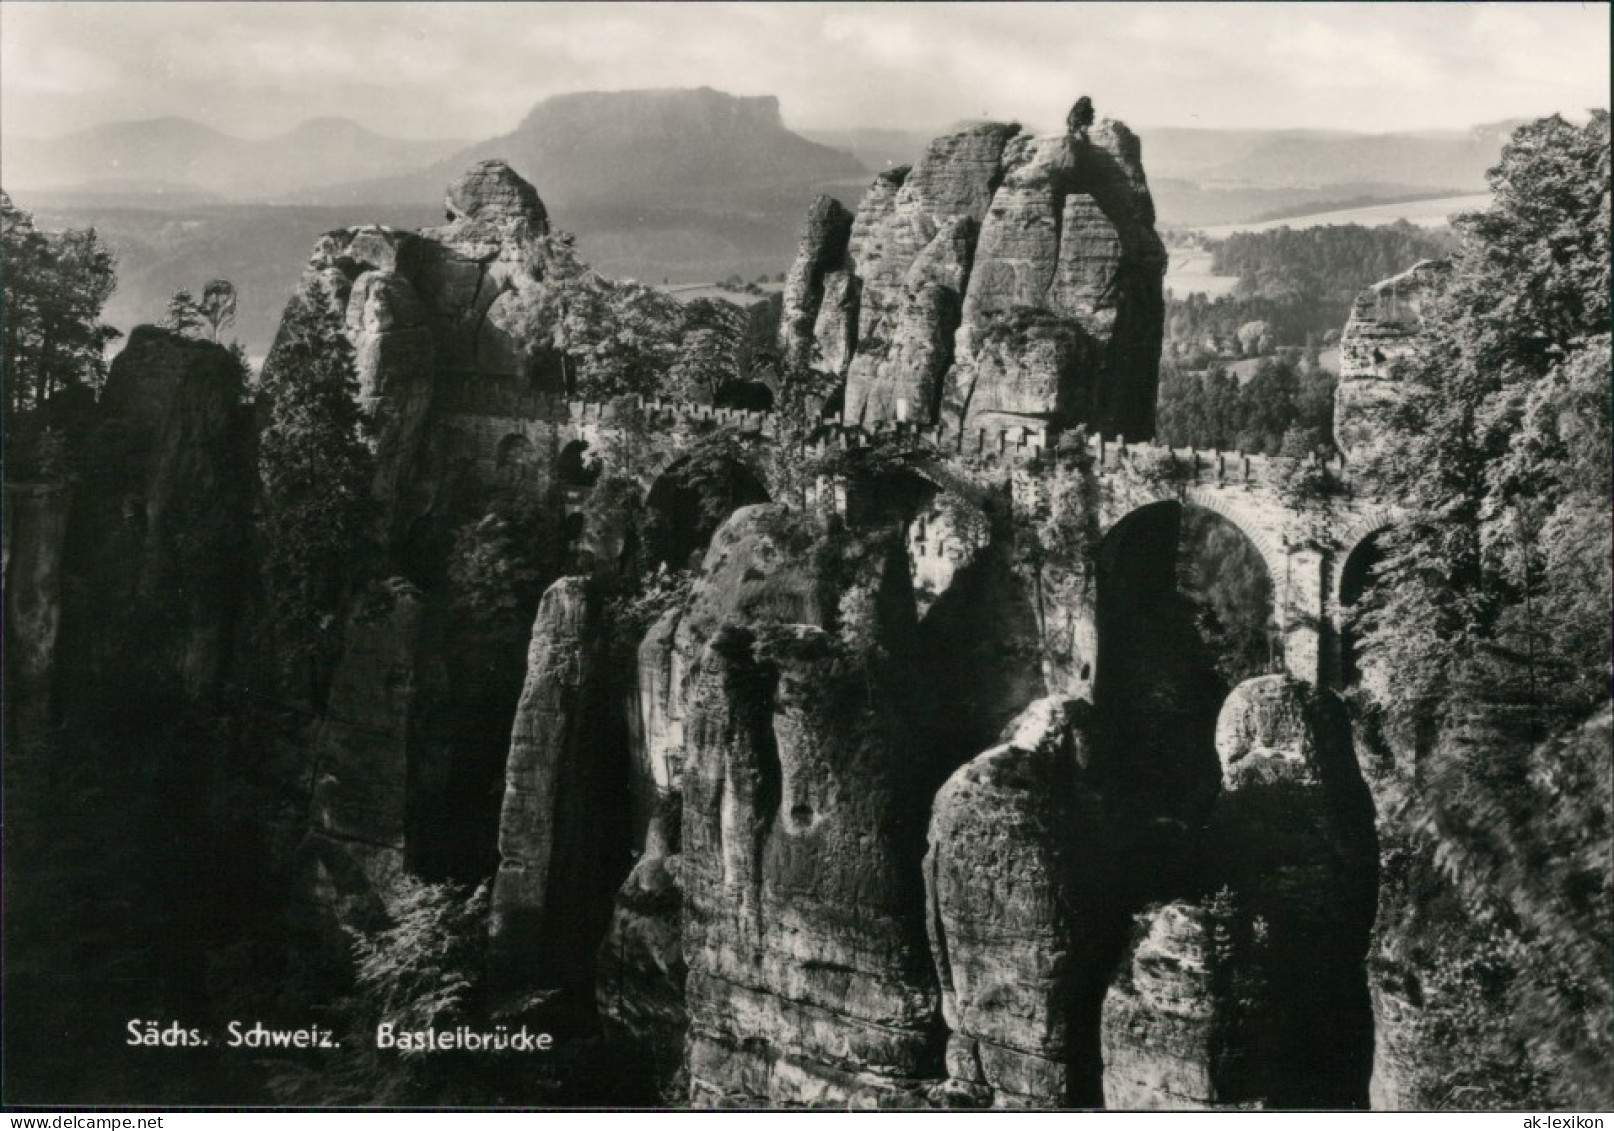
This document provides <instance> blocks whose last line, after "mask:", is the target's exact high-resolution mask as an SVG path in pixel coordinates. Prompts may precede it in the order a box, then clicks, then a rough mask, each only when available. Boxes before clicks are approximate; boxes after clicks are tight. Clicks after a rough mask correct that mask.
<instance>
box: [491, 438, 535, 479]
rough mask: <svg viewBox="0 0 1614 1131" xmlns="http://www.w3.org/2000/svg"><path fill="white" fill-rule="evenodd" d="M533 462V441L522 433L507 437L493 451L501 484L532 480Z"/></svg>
mask: <svg viewBox="0 0 1614 1131" xmlns="http://www.w3.org/2000/svg"><path fill="white" fill-rule="evenodd" d="M533 462H534V461H533V449H532V441H531V440H529V439H527V437H526V436H524V435H522V434H521V433H520V432H512V433H510V434H509V435H508V436H505V437H504V438H503V439H501V440H500V441H499V443H498V446H497V447H496V448H494V451H493V470H494V474H495V475H497V476H498V478H499V481H500V482H501V483H507V484H509V483H518V482H524V481H526V480H527V479H529V478H531V476H532V472H533Z"/></svg>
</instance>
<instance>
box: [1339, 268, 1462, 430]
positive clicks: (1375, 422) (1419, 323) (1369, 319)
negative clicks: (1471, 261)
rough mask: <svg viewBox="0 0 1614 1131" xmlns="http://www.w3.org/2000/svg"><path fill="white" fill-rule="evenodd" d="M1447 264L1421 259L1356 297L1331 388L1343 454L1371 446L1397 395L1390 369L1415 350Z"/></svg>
mask: <svg viewBox="0 0 1614 1131" xmlns="http://www.w3.org/2000/svg"><path fill="white" fill-rule="evenodd" d="M1450 271H1451V264H1450V263H1448V262H1446V261H1445V260H1443V259H1426V260H1424V261H1422V262H1421V263H1417V264H1414V265H1413V266H1412V267H1411V268H1409V269H1408V270H1406V271H1403V272H1402V273H1401V274H1399V275H1396V276H1394V277H1393V278H1389V279H1385V280H1384V281H1383V282H1380V283H1374V284H1373V285H1372V286H1371V287H1368V288H1366V289H1365V290H1363V291H1362V293H1361V294H1359V295H1357V296H1356V301H1355V302H1354V303H1353V304H1352V305H1351V316H1350V318H1349V319H1348V320H1347V321H1346V323H1345V329H1344V330H1343V331H1342V332H1341V333H1340V338H1339V382H1338V383H1337V384H1336V385H1335V386H1334V442H1335V443H1336V444H1337V445H1338V446H1339V450H1340V451H1341V452H1344V453H1345V455H1346V456H1347V457H1349V456H1350V455H1351V453H1352V452H1353V451H1358V452H1360V451H1361V450H1363V449H1364V448H1366V447H1368V446H1370V445H1371V443H1372V441H1373V440H1374V438H1375V437H1376V436H1377V435H1378V434H1379V432H1380V431H1381V430H1382V428H1383V425H1382V419H1383V414H1384V413H1385V412H1386V411H1387V410H1388V409H1389V408H1390V406H1392V405H1393V404H1395V403H1397V402H1398V401H1399V400H1400V398H1401V390H1400V387H1399V385H1398V383H1397V379H1396V374H1395V367H1396V363H1397V362H1399V361H1402V360H1403V359H1405V358H1406V357H1407V356H1409V355H1410V354H1411V353H1413V352H1414V351H1415V350H1416V349H1417V348H1418V335H1419V332H1420V331H1421V329H1422V328H1423V319H1424V315H1425V313H1426V312H1427V311H1428V309H1429V307H1430V304H1431V303H1432V302H1433V301H1434V300H1435V298H1436V296H1438V295H1439V293H1440V291H1441V290H1442V289H1443V288H1444V286H1445V281H1446V276H1447V275H1448V274H1449V273H1450Z"/></svg>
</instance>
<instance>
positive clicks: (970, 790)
mask: <svg viewBox="0 0 1614 1131" xmlns="http://www.w3.org/2000/svg"><path fill="white" fill-rule="evenodd" d="M1089 711H1090V709H1089V707H1088V705H1087V704H1086V703H1082V702H1079V701H1060V700H1055V699H1041V700H1038V701H1037V702H1036V703H1033V704H1032V705H1031V706H1030V707H1028V708H1027V709H1026V710H1025V712H1024V713H1023V714H1022V715H1021V716H1020V717H1019V718H1018V719H1016V720H1015V722H1014V723H1012V724H1011V725H1010V727H1009V729H1008V731H1007V732H1006V733H1005V734H1004V736H1003V737H1004V742H1003V744H1002V745H999V746H995V747H993V748H992V749H990V750H988V751H986V752H985V753H984V754H981V755H979V756H978V757H976V758H975V759H973V760H972V761H970V762H969V763H968V764H966V765H965V766H963V767H962V768H960V769H959V770H958V771H957V772H955V773H954V774H953V776H952V777H951V778H949V779H948V781H947V784H946V785H944V786H943V787H942V789H941V792H939V793H938V794H937V795H936V801H935V805H934V808H933V809H932V812H931V820H930V852H929V855H927V856H926V858H925V887H926V897H927V903H928V907H929V916H928V918H927V924H928V926H929V929H930V934H931V948H932V952H933V954H934V955H935V958H936V964H937V968H938V972H939V975H940V978H941V986H942V1011H943V1015H944V1017H945V1018H946V1021H947V1025H948V1027H949V1028H950V1029H951V1030H952V1036H951V1037H950V1038H949V1040H948V1047H947V1072H948V1077H949V1090H950V1091H951V1092H952V1093H953V1094H954V1095H955V1096H956V1097H958V1098H962V1099H966V1100H969V1101H971V1102H975V1103H991V1104H992V1105H994V1106H997V1107H1020V1106H1034V1107H1049V1106H1063V1105H1068V1104H1082V1103H1093V1102H1094V1097H1093V1095H1092V1087H1091V1079H1090V1078H1091V1077H1094V1076H1096V1074H1097V1069H1098V1065H1097V1061H1096V1058H1095V1057H1094V1056H1093V1055H1092V1051H1093V1050H1092V1049H1091V1048H1090V1047H1089V1044H1088V1042H1087V1041H1086V1039H1085V1034H1084V1024H1083V1020H1084V1019H1083V1017H1082V1004H1083V1002H1084V1001H1086V1000H1088V999H1091V998H1092V996H1093V992H1094V989H1095V987H1097V986H1100V985H1102V970H1101V968H1100V962H1099V951H1100V946H1099V938H1100V935H1101V932H1100V931H1099V930H1097V929H1096V926H1095V921H1096V920H1097V919H1098V918H1099V917H1100V916H1098V915H1096V914H1095V910H1096V909H1095V902H1096V900H1095V896H1096V894H1097V892H1096V886H1097V885H1096V883H1095V881H1096V878H1097V877H1096V875H1095V864H1096V861H1097V858H1098V854H1097V853H1096V851H1095V845H1096V840H1097V838H1098V837H1099V829H1098V828H1097V827H1096V825H1097V820H1096V818H1097V810H1096V806H1097V799H1096V798H1095V797H1094V796H1093V795H1092V794H1091V793H1089V792H1088V791H1086V790H1085V789H1084V788H1082V787H1081V786H1080V785H1079V784H1078V780H1079V773H1080V765H1081V762H1082V761H1083V753H1082V749H1081V748H1082V746H1083V745H1084V743H1085V742H1086V741H1087V736H1086V734H1085V729H1086V727H1087V725H1088V722H1089V719H1088V715H1089Z"/></svg>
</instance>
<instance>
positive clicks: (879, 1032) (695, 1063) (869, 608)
mask: <svg viewBox="0 0 1614 1131" xmlns="http://www.w3.org/2000/svg"><path fill="white" fill-rule="evenodd" d="M815 547H816V549H815ZM674 616H675V618H676V625H675V624H674V621H673V619H672V618H669V619H668V620H666V621H664V622H663V623H662V624H661V625H659V626H658V627H657V629H656V630H655V631H654V632H653V633H652V634H651V636H650V637H649V638H647V640H646V642H645V644H644V645H643V646H642V648H641V652H640V657H641V679H642V680H643V681H644V682H642V684H641V691H642V692H643V693H645V694H647V696H648V698H649V701H650V703H651V704H652V706H651V710H650V711H649V712H647V717H648V719H649V721H650V723H651V725H650V728H649V729H650V732H651V739H650V742H649V749H650V751H651V754H650V760H651V762H652V766H653V767H654V768H653V773H655V774H656V782H657V785H658V786H659V785H660V784H661V782H662V781H663V780H665V781H666V783H667V784H666V786H665V787H663V788H664V790H665V791H666V792H668V793H671V794H673V795H676V796H677V797H679V798H680V799H681V805H680V810H679V817H678V820H677V822H676V827H673V822H671V821H668V820H665V819H663V820H660V821H657V822H656V823H655V825H654V826H653V832H652V838H651V843H649V844H647V848H646V853H645V856H644V858H643V859H642V860H641V863H640V866H639V868H638V869H636V871H635V873H634V875H633V876H632V877H630V878H629V881H628V883H627V885H626V886H625V887H624V890H623V893H622V895H621V897H620V898H619V902H618V911H617V915H616V921H615V926H614V927H613V935H612V938H613V939H615V940H620V941H621V942H623V943H624V944H631V945H630V946H629V949H628V950H626V951H624V952H623V956H622V957H619V958H617V959H613V961H614V962H616V963H617V966H616V969H617V970H620V971H622V972H624V973H625V974H626V975H627V976H629V977H631V978H638V979H643V978H644V977H646V976H650V977H652V978H654V979H659V980H660V983H661V985H663V986H669V987H670V984H671V977H669V976H670V975H673V974H674V971H673V970H672V966H673V965H674V964H673V963H671V962H668V961H667V960H666V958H665V957H664V956H665V948H664V946H662V945H661V944H660V943H658V939H659V938H660V937H661V931H662V928H660V927H657V926H655V925H654V924H655V920H654V919H653V918H652V917H651V916H649V915H647V914H646V911H647V910H650V909H651V908H650V907H649V899H648V897H650V896H651V894H652V892H655V891H657V890H658V889H659V891H660V893H661V894H660V896H659V898H660V899H661V900H662V908H661V910H662V911H663V912H673V913H676V912H675V910H674V904H673V898H672V890H671V887H670V885H669V884H668V883H667V880H668V879H669V878H676V880H677V882H678V885H679V886H680V887H681V889H682V935H683V957H684V961H685V962H686V963H687V965H688V976H687V983H686V990H685V992H686V1007H685V1008H686V1010H687V1017H688V1026H689V1029H688V1043H687V1054H686V1058H687V1059H686V1065H687V1069H688V1072H689V1078H690V1089H691V1091H690V1096H691V1098H692V1099H693V1100H695V1101H696V1102H699V1103H730V1102H737V1103H748V1104H756V1103H777V1104H813V1105H823V1104H829V1105H843V1104H848V1103H850V1104H856V1105H859V1106H863V1105H870V1104H901V1103H914V1102H918V1100H919V1099H920V1098H921V1094H922V1087H923V1083H924V1082H925V1081H927V1080H931V1079H934V1078H935V1077H936V1076H937V1075H938V1074H939V1070H940V1061H941V1044H940V1031H939V1025H938V1021H939V1018H938V1015H937V997H936V987H935V980H934V974H933V973H932V971H931V968H930V963H929V960H928V957H927V953H926V947H925V941H924V939H925V935H924V920H923V894H922V883H921V879H920V870H919V856H920V853H921V851H922V836H923V820H924V812H925V809H926V804H927V800H928V790H927V789H926V788H925V784H924V767H923V764H922V751H920V750H918V749H916V748H915V746H914V740H913V735H914V733H915V728H914V727H913V725H912V724H911V723H910V721H909V720H908V719H907V718H905V717H904V711H903V708H904V703H905V702H906V701H907V700H908V699H909V698H911V695H910V694H909V693H907V692H905V691H904V690H903V689H902V688H900V687H895V686H893V680H894V679H899V678H900V677H899V676H897V674H896V669H894V668H890V667H887V666H886V662H885V661H884V660H883V659H882V657H883V656H900V655H905V654H906V653H907V652H908V651H909V650H911V646H912V644H911V634H912V632H913V626H914V619H913V598H912V594H911V591H910V590H909V589H908V573H907V569H906V563H905V562H904V561H903V557H902V547H901V543H900V541H898V540H897V539H896V538H894V537H893V536H891V535H889V534H867V535H862V534H855V533H852V532H848V531H844V530H840V531H837V530H836V529H834V528H825V527H823V526H822V525H821V523H820V520H818V519H815V518H812V517H810V516H801V515H791V514H789V513H787V512H785V511H784V510H783V509H782V508H779V507H776V506H771V505H762V506H752V507H746V508H742V509H741V510H739V511H737V512H736V513H735V514H734V515H733V517H731V518H730V520H729V521H728V522H727V523H725V524H724V526H723V527H722V528H720V530H719V531H718V533H717V534H716V535H715V537H714V538H713V541H712V544H711V546H710V547H709V548H708V550H707V553H706V556H705V560H704V562H703V564H702V567H701V572H700V575H699V577H698V579H697V581H696V584H695V588H694V590H693V591H692V593H691V596H690V598H689V601H688V603H687V604H686V605H685V606H684V607H683V609H682V610H681V611H679V612H677V613H676V614H674ZM674 657H677V659H676V660H674V659H673V658H674ZM647 674H648V678H646V675H647ZM674 717H676V718H678V719H679V720H680V721H679V723H678V725H677V727H676V728H674V727H670V726H668V720H669V719H671V718H674ZM658 858H659V859H658ZM668 921H669V919H668V918H663V919H662V920H661V922H663V923H665V922H668ZM658 952H659V955H661V956H660V957H658ZM602 993H603V988H602ZM662 1000H664V1001H665V1000H667V999H666V997H665V995H664V996H663V998H662ZM608 1012H614V1013H615V1014H616V1015H617V1016H618V1017H622V1018H623V1019H624V1021H625V1022H626V1023H627V1024H628V1025H630V1026H631V1025H634V1024H638V1025H639V1027H640V1030H641V1034H642V1033H643V1031H644V1029H645V1028H646V1026H645V1024H644V1022H643V1021H642V1020H641V1021H637V1022H636V1021H635V1019H633V1018H630V1017H627V1016H626V1012H627V1011H626V1009H625V1008H624V1007H621V1006H613V1007H611V1008H610V1010H608ZM658 1012H659V1013H660V1014H661V1016H660V1017H659V1018H655V1019H652V1020H653V1022H655V1023H660V1024H662V1025H663V1027H664V1028H670V1027H671V1011H670V1008H668V1009H659V1010H658Z"/></svg>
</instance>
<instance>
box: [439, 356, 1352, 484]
mask: <svg viewBox="0 0 1614 1131" xmlns="http://www.w3.org/2000/svg"><path fill="white" fill-rule="evenodd" d="M626 403H627V406H628V407H629V411H633V410H637V412H638V414H639V415H640V416H641V418H642V419H643V420H644V421H645V423H647V424H651V425H666V424H677V423H680V422H689V423H697V422H708V423H711V424H713V425H717V426H721V427H726V428H732V429H735V430H737V431H740V432H743V433H748V434H752V435H761V436H776V435H778V434H779V422H778V416H777V415H776V414H775V413H772V412H767V411H762V410H755V409H739V408H724V407H718V406H715V405H697V404H690V403H688V402H681V401H672V400H665V399H661V398H633V399H631V400H629V401H628V402H626ZM621 404H622V402H613V403H607V402H601V401H588V400H568V399H563V398H560V397H554V396H546V395H544V394H541V393H536V392H525V391H522V392H516V391H512V390H510V389H509V388H508V387H503V388H501V387H497V386H495V385H493V384H491V383H488V384H484V383H482V382H476V381H457V382H452V383H449V384H448V385H447V387H446V388H443V389H440V390H439V392H438V406H439V408H440V409H441V410H443V411H446V412H449V413H453V414H456V415H461V414H463V415H473V416H491V417H498V418H503V419H510V420H526V421H548V422H552V423H555V424H569V425H573V426H602V425H603V426H609V424H610V423H611V421H612V419H613V418H615V417H616V416H617V414H618V412H619V411H621V409H620V407H619V406H620V405H621ZM886 437H906V438H910V439H912V440H914V441H915V442H917V443H922V444H927V445H929V446H931V447H934V448H936V449H937V450H938V451H941V452H944V453H949V454H952V453H956V454H957V455H959V456H961V457H963V458H965V459H970V460H982V461H985V462H1004V463H1012V464H1035V463H1039V462H1042V461H1044V460H1048V459H1053V458H1057V453H1059V452H1061V451H1068V450H1070V447H1069V445H1070V443H1071V441H1072V440H1073V439H1074V438H1075V437H1074V434H1072V433H1067V432H1063V431H1062V430H1061V429H1060V428H1058V427H1057V426H1054V425H1050V424H1048V423H1046V422H1042V421H1034V422H1025V423H1002V424H992V425H989V426H986V427H977V428H972V429H969V430H968V431H961V430H960V429H959V428H958V427H957V426H956V425H954V424H952V423H949V422H941V423H935V424H913V423H909V422H906V421H896V420H882V421H878V422H875V423H873V424H871V425H864V424H860V423H854V422H848V421H846V420H845V419H844V418H843V417H841V416H839V415H835V416H826V417H825V418H824V419H823V421H822V424H821V426H820V429H819V430H818V434H817V437H816V438H815V439H814V440H813V441H812V442H811V443H810V444H808V445H807V454H809V455H814V456H822V455H827V454H830V453H833V452H837V451H848V450H854V449H857V448H860V447H866V446H868V445H869V444H871V443H877V442H880V441H881V440H883V439H884V438H886ZM1086 448H1087V454H1088V455H1089V456H1090V457H1091V458H1092V461H1093V466H1094V468H1095V469H1096V470H1097V472H1098V473H1099V474H1100V475H1103V474H1105V473H1106V472H1118V471H1121V470H1122V469H1124V468H1128V467H1132V468H1139V467H1147V468H1148V469H1149V470H1150V472H1151V473H1153V474H1161V475H1165V476H1168V477H1170V478H1173V479H1177V480H1180V481H1182V482H1184V483H1196V484H1209V483H1215V484H1240V483H1242V484H1250V485H1255V484H1258V483H1263V482H1267V481H1269V480H1270V479H1271V477H1272V475H1273V473H1274V471H1275V470H1277V469H1279V468H1282V467H1288V466H1292V465H1293V462H1294V461H1293V460H1292V459H1291V458H1290V457H1286V456H1267V455H1257V454H1252V453H1248V452H1241V451H1221V450H1214V449H1212V450H1201V449H1196V448H1191V447H1184V448H1173V447H1169V446H1166V445H1162V444H1154V443H1149V442H1137V441H1127V440H1125V439H1123V438H1121V437H1119V436H1116V437H1111V438H1106V437H1103V436H1099V435H1094V434H1088V435H1087V436H1086ZM1312 458H1315V457H1312ZM1319 462H1321V464H1322V466H1323V467H1324V468H1325V469H1327V470H1328V471H1329V472H1331V473H1333V474H1334V475H1335V476H1336V477H1337V478H1339V479H1341V480H1344V479H1345V478H1346V468H1345V464H1344V461H1343V460H1342V459H1340V458H1338V457H1334V458H1332V459H1329V460H1324V461H1319Z"/></svg>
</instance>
